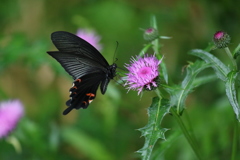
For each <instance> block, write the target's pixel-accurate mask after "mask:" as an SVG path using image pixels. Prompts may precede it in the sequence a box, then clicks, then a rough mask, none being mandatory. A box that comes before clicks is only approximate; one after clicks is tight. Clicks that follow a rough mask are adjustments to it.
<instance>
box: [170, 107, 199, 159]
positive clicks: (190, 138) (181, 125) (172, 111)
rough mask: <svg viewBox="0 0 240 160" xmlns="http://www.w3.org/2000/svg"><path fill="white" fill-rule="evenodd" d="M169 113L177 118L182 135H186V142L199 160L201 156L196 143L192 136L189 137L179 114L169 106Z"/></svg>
mask: <svg viewBox="0 0 240 160" xmlns="http://www.w3.org/2000/svg"><path fill="white" fill-rule="evenodd" d="M171 113H172V114H173V116H174V117H175V118H176V120H177V122H178V124H179V126H180V128H181V130H182V132H183V134H184V136H185V137H186V139H187V141H188V143H189V144H190V145H191V147H192V149H193V152H194V153H195V155H196V156H197V158H198V159H199V160H201V159H202V158H201V155H200V153H199V150H198V149H197V146H196V144H195V143H194V141H193V139H192V137H191V136H190V134H189V133H188V131H187V129H186V127H185V125H184V123H183V121H182V119H181V118H180V116H179V115H178V114H177V113H176V112H175V111H174V109H172V108H171Z"/></svg>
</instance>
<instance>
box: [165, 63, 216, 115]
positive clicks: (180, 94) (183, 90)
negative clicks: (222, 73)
mask: <svg viewBox="0 0 240 160" xmlns="http://www.w3.org/2000/svg"><path fill="white" fill-rule="evenodd" d="M210 66H211V65H210V64H207V63H205V62H204V61H196V62H195V63H190V64H189V65H188V66H187V74H186V77H185V78H184V80H183V81H182V84H181V86H175V87H173V88H169V87H166V88H165V89H166V91H167V92H168V93H169V94H170V95H171V97H170V102H171V103H170V104H171V106H175V107H176V109H177V114H178V115H181V113H182V112H183V109H184V106H185V101H186V98H187V96H188V94H190V93H191V92H192V91H193V89H194V88H196V87H197V86H199V85H202V84H204V83H206V82H209V81H212V80H213V79H214V77H205V78H206V79H205V80H202V81H199V80H201V79H196V76H197V75H198V73H199V72H201V71H202V70H204V69H206V68H208V67H210Z"/></svg>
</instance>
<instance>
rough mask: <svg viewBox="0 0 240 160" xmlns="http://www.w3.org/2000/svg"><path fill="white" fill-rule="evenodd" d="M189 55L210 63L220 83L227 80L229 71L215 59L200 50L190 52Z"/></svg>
mask: <svg viewBox="0 0 240 160" xmlns="http://www.w3.org/2000/svg"><path fill="white" fill-rule="evenodd" d="M190 54H191V55H194V56H197V57H199V58H202V59H203V60H204V61H205V62H207V63H210V64H211V65H212V68H213V69H214V70H215V72H216V75H217V76H218V78H220V79H221V80H222V81H226V80H227V74H228V73H229V72H230V69H229V68H228V67H227V66H226V65H225V64H223V63H222V62H221V61H220V60H219V59H218V58H217V57H215V56H214V55H212V54H210V53H208V52H206V51H204V50H201V49H195V50H192V51H191V52H190Z"/></svg>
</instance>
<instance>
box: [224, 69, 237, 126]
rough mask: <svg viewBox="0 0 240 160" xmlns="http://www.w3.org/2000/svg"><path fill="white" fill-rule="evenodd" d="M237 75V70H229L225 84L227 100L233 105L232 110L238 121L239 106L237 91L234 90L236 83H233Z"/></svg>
mask: <svg viewBox="0 0 240 160" xmlns="http://www.w3.org/2000/svg"><path fill="white" fill-rule="evenodd" d="M237 76H238V72H234V71H232V72H230V73H229V74H228V79H227V82H226V84H225V85H226V94H227V97H228V100H229V102H230V104H231V105H232V107H233V110H234V112H235V114H236V117H237V119H238V121H239V122H240V117H239V114H240V106H239V104H238V99H237V91H236V85H235V82H236V79H237Z"/></svg>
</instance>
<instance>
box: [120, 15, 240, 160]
mask: <svg viewBox="0 0 240 160" xmlns="http://www.w3.org/2000/svg"><path fill="white" fill-rule="evenodd" d="M143 37H144V39H145V40H146V41H147V43H146V44H145V46H144V48H143V49H142V50H141V51H140V53H139V54H138V55H137V56H136V58H132V59H131V61H130V63H129V64H126V65H125V67H126V68H127V70H128V73H126V76H125V77H124V78H123V79H124V80H125V86H126V88H127V89H128V90H135V91H138V94H142V93H144V92H147V91H155V92H156V96H155V97H154V98H153V99H152V104H151V105H150V107H149V108H148V110H147V112H148V124H147V125H146V126H144V127H142V128H140V129H138V130H139V131H140V132H141V135H142V136H143V137H144V138H145V143H144V145H143V147H142V148H141V149H140V150H138V151H137V152H138V153H140V155H141V158H142V159H143V160H149V159H151V157H152V151H153V148H154V146H155V144H156V142H157V141H158V140H159V139H162V140H167V139H166V137H165V133H166V131H168V130H169V129H170V128H164V127H163V126H162V120H163V119H164V118H165V116H166V115H167V114H170V115H172V116H173V117H175V119H176V121H177V123H178V125H179V127H180V128H181V130H182V133H183V134H184V136H185V138H186V139H187V141H188V143H189V144H190V146H191V148H192V150H193V151H194V153H195V155H196V158H197V159H204V158H203V157H204V155H202V154H201V152H200V150H199V148H198V145H197V141H196V138H195V136H194V135H193V134H192V132H190V131H189V130H188V129H187V127H186V125H185V124H184V122H183V120H182V115H183V114H184V113H185V109H186V108H187V107H188V106H186V105H185V101H186V99H187V97H188V95H189V94H190V93H192V92H193V90H194V89H195V88H197V87H199V86H200V85H204V84H205V83H209V82H211V81H213V80H220V81H222V82H223V83H224V84H225V86H224V87H225V91H226V96H227V98H228V100H229V103H230V105H231V106H232V109H233V111H234V113H235V116H236V122H237V123H238V122H240V106H239V103H238V93H237V89H238V87H239V84H238V73H239V72H238V66H237V63H236V58H237V57H238V55H239V51H240V44H239V45H238V46H237V47H236V49H235V50H234V51H233V52H231V51H230V49H229V48H228V44H229V43H230V36H229V35H228V34H227V33H226V32H223V31H218V32H216V33H215V34H214V35H213V42H212V43H210V44H209V46H208V47H207V48H206V49H204V50H203V49H194V50H191V51H190V52H189V54H190V55H193V56H196V57H197V58H198V60H196V61H195V62H189V64H188V65H187V67H186V75H185V78H184V79H183V80H182V82H180V83H179V84H173V83H169V81H168V79H169V76H168V72H167V68H166V65H165V62H164V57H163V55H162V54H161V52H160V49H161V46H162V45H161V44H160V43H159V39H167V38H169V37H164V36H159V31H158V27H157V22H156V19H155V17H152V18H151V24H150V27H149V28H148V29H146V30H145V32H144V36H143ZM151 49H152V50H151ZM214 49H224V50H225V52H226V53H227V55H228V57H229V58H230V60H231V63H232V64H231V65H229V66H227V65H225V64H224V63H223V62H222V61H221V60H219V59H218V58H217V57H216V56H214V55H213V54H211V53H210V52H211V51H212V50H214ZM151 52H152V53H151ZM208 68H212V69H213V70H214V73H215V74H214V75H204V74H201V75H200V76H199V73H201V72H203V71H204V70H205V69H208ZM163 92H164V94H163ZM235 127H236V128H235V129H236V130H238V128H237V127H238V125H236V126H235ZM193 129H194V128H193ZM234 134H235V135H234V136H233V137H235V138H234V142H233V147H232V159H234V157H235V155H236V143H237V142H236V141H237V137H238V136H237V135H236V134H237V132H235V133H234ZM159 152H161V151H159Z"/></svg>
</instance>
